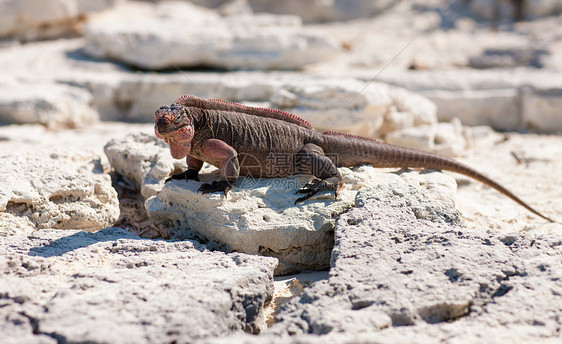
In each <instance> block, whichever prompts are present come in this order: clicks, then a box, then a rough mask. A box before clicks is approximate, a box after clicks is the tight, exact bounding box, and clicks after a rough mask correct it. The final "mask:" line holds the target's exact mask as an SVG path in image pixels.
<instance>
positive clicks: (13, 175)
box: [0, 150, 119, 235]
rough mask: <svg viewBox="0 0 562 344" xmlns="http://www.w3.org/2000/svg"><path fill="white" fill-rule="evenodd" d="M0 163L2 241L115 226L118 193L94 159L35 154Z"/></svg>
mask: <svg viewBox="0 0 562 344" xmlns="http://www.w3.org/2000/svg"><path fill="white" fill-rule="evenodd" d="M0 158H1V159H2V166H1V167H0V186H1V187H0V211H1V212H3V213H2V216H1V217H0V221H1V225H0V228H1V234H0V235H11V234H15V233H18V232H25V233H28V232H30V231H33V230H35V229H42V228H58V229H81V230H84V231H88V232H93V231H97V230H99V229H101V228H104V227H107V226H110V225H112V224H113V223H115V221H117V218H118V217H119V202H118V200H117V193H116V192H115V190H114V189H113V187H112V186H111V180H110V177H109V175H107V174H105V173H104V171H103V168H102V166H101V164H100V159H99V157H98V156H96V155H95V154H92V153H88V152H86V153H80V152H70V151H62V150H59V151H41V150H38V151H36V152H29V153H27V154H25V155H22V154H17V153H16V154H11V153H8V152H5V153H2V154H1V155H0Z"/></svg>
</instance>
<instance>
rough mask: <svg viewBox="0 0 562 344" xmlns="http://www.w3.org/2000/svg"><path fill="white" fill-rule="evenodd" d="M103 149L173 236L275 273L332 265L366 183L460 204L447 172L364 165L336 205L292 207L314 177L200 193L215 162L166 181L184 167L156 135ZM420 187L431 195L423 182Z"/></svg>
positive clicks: (348, 179)
mask: <svg viewBox="0 0 562 344" xmlns="http://www.w3.org/2000/svg"><path fill="white" fill-rule="evenodd" d="M105 151H106V154H107V155H108V158H109V161H110V162H111V163H112V165H113V167H114V168H115V170H116V172H117V173H119V174H121V175H124V176H125V177H127V178H128V179H129V180H131V182H133V183H134V184H135V185H136V186H137V188H138V189H139V190H141V193H142V195H143V196H144V197H146V199H147V200H146V203H145V207H146V209H147V211H148V215H149V216H150V217H151V218H152V220H153V221H154V223H155V224H157V225H158V226H159V227H160V228H161V229H169V235H170V237H172V238H179V239H182V238H192V237H193V236H194V235H197V236H198V237H200V238H203V240H210V241H213V242H218V243H220V244H221V245H223V246H224V247H225V249H227V250H229V251H237V252H245V253H249V254H261V255H267V256H273V257H276V258H278V259H279V260H280V264H279V266H278V268H277V269H276V274H287V273H290V272H294V271H298V270H302V269H323V268H326V267H327V266H328V261H329V257H330V254H331V250H332V246H333V241H332V238H333V237H332V236H333V228H334V223H335V221H336V219H337V217H338V216H339V215H340V214H342V213H343V212H345V211H347V210H348V209H349V208H350V207H351V206H352V205H353V204H354V197H355V195H356V193H357V191H358V190H359V189H360V188H361V187H364V186H366V185H373V184H376V185H387V187H388V188H389V189H392V188H393V187H396V186H397V185H398V186H399V185H401V183H405V184H410V183H411V184H414V185H416V184H422V185H424V187H427V188H428V189H432V190H434V189H440V190H441V192H442V194H441V195H438V197H436V198H441V199H443V198H446V199H447V200H448V202H450V203H454V191H455V188H456V184H455V183H454V180H453V179H452V178H450V177H448V176H445V175H442V174H433V175H431V177H430V175H426V174H422V175H419V176H418V179H416V178H415V177H413V176H412V175H411V174H403V175H402V177H399V176H397V175H394V174H387V173H382V172H380V171H377V170H376V169H374V168H372V167H370V166H363V167H358V168H355V169H353V170H350V169H347V168H341V169H340V172H341V173H342V175H343V177H344V179H345V183H346V184H345V187H344V188H343V189H342V190H341V191H340V193H339V197H338V200H337V201H335V202H334V201H333V195H332V194H328V193H326V194H324V195H320V196H317V197H314V198H313V199H311V200H308V201H305V202H303V203H301V204H298V205H294V204H293V203H294V201H295V199H296V196H295V190H298V188H299V187H300V186H302V185H304V184H305V183H306V182H307V181H309V180H310V177H309V176H295V177H290V178H279V179H277V178H272V179H259V180H256V179H251V178H240V179H239V180H238V181H237V183H236V184H235V185H234V188H233V189H232V190H231V191H230V192H229V195H228V197H227V198H226V199H225V198H224V197H223V196H222V195H220V194H218V193H215V194H207V195H202V194H200V193H197V190H198V189H199V187H200V186H201V183H203V182H210V181H212V180H217V179H218V174H217V170H216V169H215V168H213V167H208V168H204V170H203V171H202V172H203V174H202V175H201V177H200V182H196V181H188V182H186V181H172V182H170V183H167V184H165V185H164V180H165V179H166V178H167V177H168V176H169V175H170V174H172V173H177V172H178V171H181V168H182V167H181V165H180V166H179V167H180V169H179V170H176V169H175V168H177V167H178V164H176V166H174V162H173V160H172V159H171V158H170V157H169V152H168V149H167V148H166V146H165V145H164V144H162V142H161V140H157V139H155V138H154V137H150V136H147V135H145V134H142V135H141V134H139V135H135V134H133V135H129V136H127V137H125V138H124V139H116V140H112V141H111V142H109V143H108V144H107V145H106V148H105ZM183 168H184V169H185V167H183ZM205 173H206V174H205ZM404 178H406V179H404ZM439 185H445V186H446V187H441V188H440V187H439ZM418 191H419V192H420V194H421V193H424V192H425V191H424V188H423V187H422V188H420V189H419V190H418ZM225 224H228V225H225Z"/></svg>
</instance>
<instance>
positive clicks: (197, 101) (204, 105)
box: [175, 95, 314, 130]
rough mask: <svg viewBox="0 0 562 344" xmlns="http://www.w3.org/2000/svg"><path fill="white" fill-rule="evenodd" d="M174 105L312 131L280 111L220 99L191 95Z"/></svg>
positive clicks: (289, 114) (296, 117) (301, 122)
mask: <svg viewBox="0 0 562 344" xmlns="http://www.w3.org/2000/svg"><path fill="white" fill-rule="evenodd" d="M175 103H176V104H180V105H183V106H189V107H197V108H201V109H207V110H224V111H237V112H242V113H245V114H248V115H254V116H259V117H268V118H274V119H278V120H281V121H285V122H289V123H293V124H296V125H299V126H301V127H305V128H308V129H312V130H314V128H313V127H312V125H311V124H310V123H309V122H308V121H307V120H305V119H303V118H300V117H299V116H296V115H293V114H292V113H288V112H285V111H281V110H275V109H267V108H258V107H252V106H246V105H242V104H238V103H234V102H229V101H227V100H222V99H201V98H198V97H195V96H192V95H185V96H181V97H180V98H178V100H176V102H175Z"/></svg>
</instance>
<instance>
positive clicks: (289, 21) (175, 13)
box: [85, 2, 340, 69]
mask: <svg viewBox="0 0 562 344" xmlns="http://www.w3.org/2000/svg"><path fill="white" fill-rule="evenodd" d="M144 5H145V6H143V7H139V5H138V4H132V5H131V4H129V5H128V7H127V10H126V12H127V15H126V16H123V13H121V12H116V13H113V14H110V15H109V16H107V17H106V18H98V19H96V20H94V21H92V22H91V23H90V24H88V27H87V28H86V31H85V37H86V39H87V41H88V46H87V47H86V49H85V51H86V52H87V53H88V54H90V55H91V56H94V57H98V58H99V57H103V58H110V59H115V60H118V61H122V62H124V63H126V64H129V65H133V66H136V67H139V68H143V69H166V68H174V69H175V68H178V67H200V66H207V67H213V68H222V69H300V68H301V67H303V66H304V65H307V64H310V63H313V62H318V61H322V60H325V59H328V58H330V56H334V55H335V54H336V53H337V52H338V51H339V49H340V48H339V44H338V42H337V41H336V40H335V39H333V38H332V37H330V36H328V35H325V34H323V33H322V32H321V31H317V30H314V29H311V28H307V27H303V26H302V24H301V21H300V18H299V17H296V16H276V15H269V14H261V15H236V16H232V17H220V16H218V15H217V14H216V13H215V12H212V11H209V10H206V9H204V8H200V7H197V6H195V5H193V4H189V3H181V2H175V3H165V4H158V5H153V4H144ZM130 11H133V13H135V15H131V13H130ZM115 16H118V20H115V18H114V17H115ZM129 18H131V19H129Z"/></svg>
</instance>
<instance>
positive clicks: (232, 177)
mask: <svg viewBox="0 0 562 344" xmlns="http://www.w3.org/2000/svg"><path fill="white" fill-rule="evenodd" d="M201 153H202V156H203V157H204V159H205V161H208V162H213V163H214V164H217V162H218V164H217V165H219V172H220V178H221V180H220V181H214V182H213V183H212V184H209V183H205V184H203V185H201V187H200V188H199V190H197V192H199V191H200V192H201V193H203V194H206V193H210V192H219V191H222V192H223V194H224V195H225V196H226V194H227V193H228V191H230V189H232V185H233V184H234V182H236V179H238V175H239V174H240V163H239V162H238V157H237V153H236V150H235V149H234V148H232V147H231V146H229V145H228V144H227V143H225V142H224V141H221V140H217V139H209V140H207V141H205V142H203V143H202V144H201Z"/></svg>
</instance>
